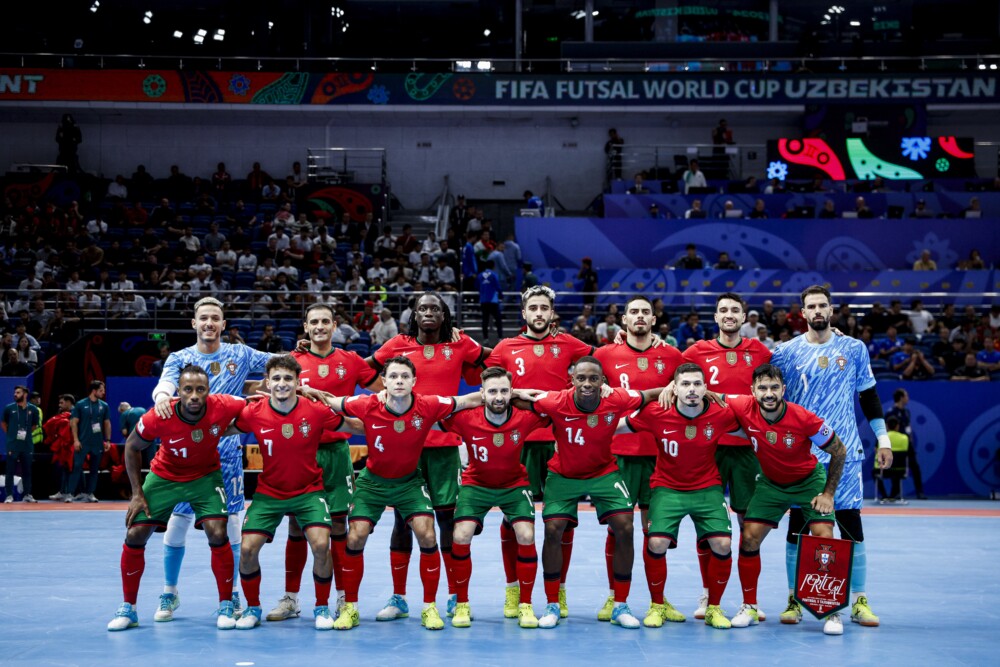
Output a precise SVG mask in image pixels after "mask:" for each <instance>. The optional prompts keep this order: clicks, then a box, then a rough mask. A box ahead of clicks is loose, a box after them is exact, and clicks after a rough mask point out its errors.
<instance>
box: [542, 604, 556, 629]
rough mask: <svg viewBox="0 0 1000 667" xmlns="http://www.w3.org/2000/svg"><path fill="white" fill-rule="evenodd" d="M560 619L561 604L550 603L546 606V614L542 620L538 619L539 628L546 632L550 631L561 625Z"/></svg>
mask: <svg viewBox="0 0 1000 667" xmlns="http://www.w3.org/2000/svg"><path fill="white" fill-rule="evenodd" d="M559 618H560V612H559V603H558V602H550V603H548V604H547V605H545V613H544V614H542V617H541V618H540V619H538V627H540V628H543V629H545V630H550V629H552V628H554V627H556V626H557V625H559Z"/></svg>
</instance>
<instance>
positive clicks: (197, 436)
mask: <svg viewBox="0 0 1000 667" xmlns="http://www.w3.org/2000/svg"><path fill="white" fill-rule="evenodd" d="M191 439H192V440H194V441H195V442H201V441H202V440H204V439H205V432H204V431H202V430H201V429H200V428H196V429H195V430H193V431H191Z"/></svg>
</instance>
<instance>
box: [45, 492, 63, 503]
mask: <svg viewBox="0 0 1000 667" xmlns="http://www.w3.org/2000/svg"><path fill="white" fill-rule="evenodd" d="M65 499H66V494H65V493H63V492H62V491H60V492H58V493H53V494H52V495H51V496H49V500H55V501H56V502H58V501H60V500H65Z"/></svg>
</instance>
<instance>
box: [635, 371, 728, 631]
mask: <svg viewBox="0 0 1000 667" xmlns="http://www.w3.org/2000/svg"><path fill="white" fill-rule="evenodd" d="M673 380H674V394H675V398H674V401H673V404H672V405H671V406H670V408H669V409H666V410H665V409H664V408H663V407H661V406H660V405H659V404H658V403H652V404H650V405H647V406H646V407H644V408H643V409H642V410H641V411H639V412H637V413H635V414H632V415H630V416H628V417H627V418H625V419H624V420H622V423H621V424H620V425H619V427H618V431H619V432H622V433H625V432H629V431H632V432H636V433H639V434H643V435H646V436H648V437H649V438H651V439H652V438H655V442H656V443H657V444H656V461H655V463H656V470H655V471H654V472H653V474H652V479H651V480H650V482H649V483H650V484H651V486H652V494H651V499H650V506H649V525H648V529H649V535H648V544H647V546H646V551H647V559H646V564H647V567H646V577H647V579H648V581H649V589H650V594H651V595H652V598H653V599H652V604H650V606H649V612H648V613H647V614H646V618H645V619H644V620H643V625H645V626H646V627H649V628H658V627H661V626H662V625H663V622H664V621H677V620H680V621H683V620H685V619H684V615H683V614H680V612H678V611H677V610H676V609H673V612H674V613H675V614H677V615H679V616H680V618H679V619H677V618H671V616H670V615H668V613H667V612H668V611H669V610H668V608H667V607H668V604H669V603H667V602H666V600H665V599H664V597H663V589H664V585H665V584H666V580H667V560H666V555H667V547H668V546H670V544H671V543H674V544H676V542H677V530H678V528H680V524H681V520H682V519H684V517H685V516H690V517H691V520H692V521H693V522H694V527H695V530H696V531H697V535H698V541H699V542H706V543H707V544H708V546H709V548H710V549H711V551H712V557H711V560H710V561H709V564H708V580H709V583H710V586H709V595H708V604H707V607H706V611H705V623H706V624H707V625H710V626H712V627H713V628H719V629H723V630H724V629H727V628H729V627H730V623H729V619H727V618H726V615H725V613H724V612H723V611H722V607H720V606H719V605H720V604H721V601H722V594H723V593H724V592H725V590H726V585H727V584H728V583H729V576H730V574H731V573H732V568H733V554H732V532H733V529H732V526H731V525H730V522H729V509H728V508H727V507H726V499H725V497H724V496H723V494H722V478H721V477H720V475H719V468H718V466H717V465H716V463H715V453H716V446H717V445H718V442H719V439H720V438H721V437H722V436H723V435H725V434H726V433H728V432H730V431H736V430H738V429H739V424H737V422H736V417H735V416H734V415H733V413H732V410H730V409H729V408H728V407H726V406H724V405H718V404H716V403H711V402H709V401H707V400H706V399H705V391H706V385H705V372H704V371H703V370H702V368H701V367H700V366H699V365H698V364H692V363H690V362H687V363H683V364H681V365H680V366H678V367H677V370H676V372H675V374H674V376H673ZM620 460H621V458H620V457H619V461H620ZM619 465H620V464H619ZM643 526H644V529H645V526H646V522H645V521H643ZM671 609H672V608H671Z"/></svg>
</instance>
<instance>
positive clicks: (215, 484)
mask: <svg viewBox="0 0 1000 667" xmlns="http://www.w3.org/2000/svg"><path fill="white" fill-rule="evenodd" d="M142 493H143V495H145V496H146V503H147V504H148V505H149V514H146V513H145V512H143V511H140V512H139V514H138V515H137V516H136V517H135V519H134V520H133V521H132V525H133V526H156V532H158V533H162V532H164V531H165V530H166V529H167V520H168V519H169V518H170V515H171V513H172V512H173V511H174V507H175V506H177V505H178V504H179V503H190V505H191V508H192V509H194V516H195V525H196V526H200V525H201V523H202V522H203V521H207V520H209V519H221V520H225V519H228V517H229V514H228V513H227V512H226V487H225V485H224V484H223V482H222V471H220V470H216V471H215V472H212V473H209V474H207V475H205V476H204V477H199V478H198V479H195V480H192V481H190V482H171V481H170V480H168V479H163V478H162V477H160V476H159V475H156V474H154V473H149V474H148V475H146V481H145V482H143V483H142Z"/></svg>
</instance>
